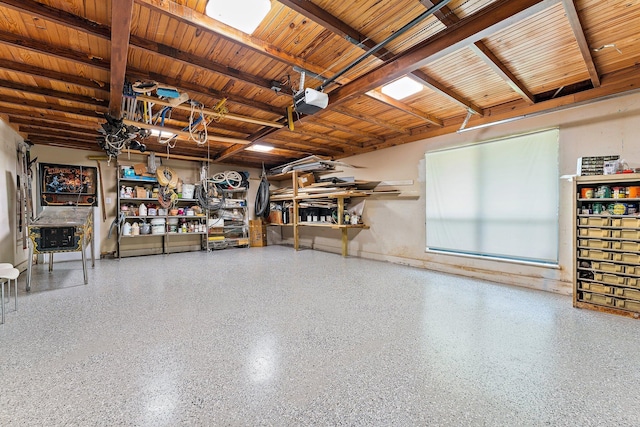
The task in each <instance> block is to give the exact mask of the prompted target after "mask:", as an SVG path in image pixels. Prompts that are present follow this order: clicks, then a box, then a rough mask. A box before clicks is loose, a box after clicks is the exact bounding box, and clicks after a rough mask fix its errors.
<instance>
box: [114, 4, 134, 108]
mask: <svg viewBox="0 0 640 427" xmlns="http://www.w3.org/2000/svg"><path fill="white" fill-rule="evenodd" d="M132 15H133V0H111V81H110V84H111V95H110V98H109V99H110V102H109V114H111V115H112V116H113V117H116V118H120V116H121V115H122V96H123V95H122V90H123V89H124V79H125V75H126V72H127V54H128V53H129V34H130V33H131V19H132Z"/></svg>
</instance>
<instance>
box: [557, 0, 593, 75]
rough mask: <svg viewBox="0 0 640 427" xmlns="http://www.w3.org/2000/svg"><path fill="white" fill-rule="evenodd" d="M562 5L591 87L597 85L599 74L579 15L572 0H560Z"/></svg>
mask: <svg viewBox="0 0 640 427" xmlns="http://www.w3.org/2000/svg"><path fill="white" fill-rule="evenodd" d="M562 5H563V6H564V11H565V14H566V16H567V20H568V21H569V24H570V25H571V29H572V30H573V35H574V36H575V38H576V42H577V43H578V48H579V49H580V54H581V55H582V60H583V61H584V63H585V65H586V67H587V71H588V72H589V77H590V78H591V83H592V84H593V87H599V86H600V76H599V75H598V69H597V68H596V64H595V63H594V62H593V56H592V55H591V49H590V48H589V43H587V38H586V37H585V35H584V30H583V29H582V24H581V23H580V16H579V15H578V11H577V9H576V5H575V3H574V1H573V0H562Z"/></svg>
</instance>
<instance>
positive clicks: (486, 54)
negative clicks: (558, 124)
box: [420, 0, 535, 104]
mask: <svg viewBox="0 0 640 427" xmlns="http://www.w3.org/2000/svg"><path fill="white" fill-rule="evenodd" d="M420 3H422V4H423V5H424V6H425V7H426V8H430V7H433V5H434V4H435V3H437V2H433V1H430V0H420ZM435 15H436V18H438V19H439V20H440V22H442V23H443V24H444V25H445V26H446V27H450V26H452V25H455V24H456V23H457V22H459V21H460V18H458V16H457V15H456V14H455V13H454V12H453V11H452V10H451V9H450V8H449V6H444V7H442V8H441V9H440V10H439V11H438V12H437V13H436V14H435ZM469 48H470V49H471V50H472V51H473V52H474V53H475V54H476V55H477V56H478V57H479V58H480V59H482V60H483V61H484V62H485V63H486V64H487V65H489V67H490V68H491V69H492V70H493V72H494V73H496V74H498V75H499V76H500V78H502V80H504V81H505V82H506V83H507V84H508V85H509V86H510V87H511V89H513V90H514V91H515V92H516V93H517V94H519V95H520V96H521V97H522V98H524V99H525V100H526V101H527V102H529V103H530V104H533V103H534V102H535V99H534V96H533V94H532V93H531V92H530V91H529V90H528V89H527V87H526V86H525V85H524V83H522V82H521V81H520V80H519V79H518V78H517V77H516V76H515V75H514V74H513V73H512V72H511V71H510V70H509V68H508V67H507V66H506V65H504V63H503V62H502V61H500V59H498V57H497V56H496V55H495V54H494V53H493V52H492V51H491V49H489V47H488V46H487V45H486V44H485V43H484V42H483V41H482V40H478V41H477V42H475V43H473V44H472V45H470V46H469Z"/></svg>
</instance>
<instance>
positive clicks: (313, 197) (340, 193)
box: [269, 171, 369, 257]
mask: <svg viewBox="0 0 640 427" xmlns="http://www.w3.org/2000/svg"><path fill="white" fill-rule="evenodd" d="M330 172H331V173H332V172H335V171H330ZM289 179H290V180H291V182H292V189H293V191H292V192H291V193H290V194H274V195H272V196H270V198H269V199H270V201H271V202H290V203H291V204H292V205H293V209H292V214H291V221H290V223H288V224H271V225H281V226H290V227H293V246H294V248H295V249H296V250H298V249H299V248H300V227H317V228H327V229H332V230H340V232H341V246H342V256H345V257H346V256H348V255H349V234H348V233H349V230H350V229H360V230H367V229H369V226H368V225H365V224H345V223H344V213H345V200H348V199H351V198H356V197H368V196H369V194H368V193H366V192H363V191H360V190H330V191H320V192H317V193H316V192H313V193H312V192H308V193H303V192H302V191H301V188H300V187H299V185H298V171H293V172H289V173H286V174H279V175H274V176H270V177H269V180H272V181H284V180H289ZM324 199H326V200H328V201H331V202H333V203H337V215H336V217H337V221H336V222H335V223H334V222H329V221H324V222H320V221H318V222H316V221H314V222H309V221H301V220H300V204H301V203H302V202H304V201H316V202H317V201H319V200H324Z"/></svg>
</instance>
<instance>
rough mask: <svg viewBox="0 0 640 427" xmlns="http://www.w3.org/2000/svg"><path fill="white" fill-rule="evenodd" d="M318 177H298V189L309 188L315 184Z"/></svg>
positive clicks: (305, 175) (307, 175)
mask: <svg viewBox="0 0 640 427" xmlns="http://www.w3.org/2000/svg"><path fill="white" fill-rule="evenodd" d="M315 182H316V177H315V175H313V174H312V173H305V174H304V175H300V176H299V177H298V187H308V186H310V185H311V184H315Z"/></svg>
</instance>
